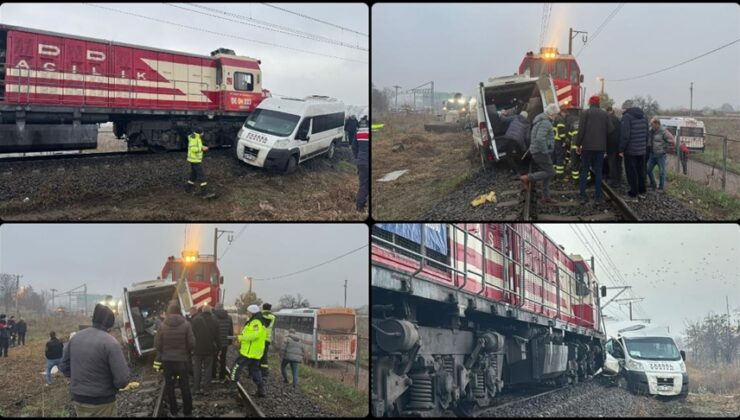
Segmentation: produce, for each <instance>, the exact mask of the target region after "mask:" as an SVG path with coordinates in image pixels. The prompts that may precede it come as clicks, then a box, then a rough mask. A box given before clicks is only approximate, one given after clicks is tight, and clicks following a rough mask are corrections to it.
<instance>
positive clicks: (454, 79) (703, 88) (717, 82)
mask: <svg viewBox="0 0 740 420" xmlns="http://www.w3.org/2000/svg"><path fill="white" fill-rule="evenodd" d="M616 6H617V4H616V3H614V4H612V3H603V4H574V3H565V4H563V3H552V12H551V17H550V24H549V31H548V35H547V37H546V38H547V41H545V43H546V44H547V46H555V47H558V49H559V51H560V52H561V53H567V51H568V28H570V27H572V28H573V29H574V30H580V31H586V32H588V33H589V35H593V34H594V33H595V32H596V30H597V28H598V27H599V26H600V25H601V23H602V22H603V21H604V20H605V19H606V17H607V16H609V15H610V13H611V12H612V11H613V10H614V9H615V8H616ZM542 9H543V8H542V3H520V4H498V3H494V4H376V5H375V6H373V8H372V25H373V27H372V37H373V40H372V41H373V46H372V66H373V68H372V75H373V76H372V79H373V80H372V81H373V83H374V84H375V85H376V86H377V87H380V88H384V87H388V88H390V87H391V86H393V85H400V86H401V87H402V89H401V90H403V89H409V88H414V87H416V86H418V85H421V84H422V83H425V82H428V81H430V80H433V81H434V88H435V90H436V91H440V92H458V91H459V92H463V93H465V94H466V95H470V94H472V93H473V91H474V89H475V86H476V85H477V84H478V82H480V81H482V80H485V79H487V78H488V77H497V76H506V75H510V74H513V73H515V72H516V71H517V70H518V68H519V64H521V62H522V59H523V58H524V54H525V53H526V52H527V51H539V47H540V45H539V40H540V28H541V26H542V25H541V22H542ZM738 38H740V7H738V6H737V4H734V3H724V4H710V3H702V4H698V3H694V4H669V3H658V4H656V3H653V4H635V3H626V4H625V5H624V6H623V7H622V8H621V9H620V11H619V12H618V13H617V14H616V15H615V16H614V17H613V18H612V20H611V21H610V22H609V23H608V24H607V25H606V26H605V27H604V29H603V30H602V32H601V33H600V34H599V35H598V36H597V37H596V38H594V39H593V43H592V44H590V45H588V46H587V48H586V49H585V50H584V51H583V53H582V54H581V55H579V56H578V58H577V60H578V64H579V66H580V68H581V72H582V73H583V74H584V77H585V86H586V96H587V97H588V96H590V95H592V94H594V93H596V92H597V91H598V90H599V89H600V83H599V82H598V81H597V78H599V77H604V78H605V79H606V82H605V91H606V92H607V93H608V94H609V95H610V96H611V97H613V98H615V99H616V103H617V104H618V105H621V103H622V102H623V101H624V100H625V99H628V98H631V97H633V96H635V95H642V96H646V95H648V94H650V95H652V96H653V97H654V98H656V99H657V101H658V103H659V104H660V105H661V106H662V107H664V108H665V107H674V106H681V105H683V106H685V107H687V108H688V106H689V84H690V82H694V108H702V107H704V106H710V107H719V106H721V105H722V104H723V103H729V104H731V105H732V106H733V107H738V106H740V43H737V44H734V45H732V46H730V47H727V48H724V49H722V50H720V51H717V52H716V53H713V54H711V55H708V56H706V57H703V58H700V59H698V60H696V61H693V62H691V63H688V64H685V65H682V66H680V67H677V68H675V69H673V70H669V71H666V72H662V73H660V74H656V75H654V76H649V77H645V78H642V79H637V80H632V81H625V82H612V80H616V79H623V78H629V77H632V76H639V75H642V74H645V73H650V72H652V71H656V70H659V69H662V68H665V67H668V66H671V65H673V64H677V63H680V62H682V61H684V60H688V59H690V58H693V57H696V56H698V55H701V54H703V53H705V52H708V51H710V50H713V49H715V48H717V47H719V46H722V45H724V44H727V43H729V42H731V41H734V40H736V39H738ZM589 42H590V41H589ZM582 45H583V44H582V42H581V37H580V36H578V37H577V38H576V39H574V40H573V52H574V54H575V53H578V52H579V51H580V49H581V47H582ZM399 102H400V98H399Z"/></svg>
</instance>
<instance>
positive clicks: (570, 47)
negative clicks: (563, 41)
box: [568, 28, 588, 55]
mask: <svg viewBox="0 0 740 420" xmlns="http://www.w3.org/2000/svg"><path fill="white" fill-rule="evenodd" d="M578 34H583V35H584V36H583V43H584V44H585V43H586V40H587V39H588V32H583V31H574V30H573V28H570V32H569V34H568V55H571V54H573V38H575V37H576V36H577V35H578Z"/></svg>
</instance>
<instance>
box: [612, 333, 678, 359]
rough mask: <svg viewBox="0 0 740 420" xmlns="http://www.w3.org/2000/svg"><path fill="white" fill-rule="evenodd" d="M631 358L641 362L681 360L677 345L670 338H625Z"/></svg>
mask: <svg viewBox="0 0 740 420" xmlns="http://www.w3.org/2000/svg"><path fill="white" fill-rule="evenodd" d="M624 344H625V346H626V347H627V352H628V353H629V355H630V357H632V358H634V359H640V360H681V354H680V353H679V352H678V348H676V343H674V342H673V339H671V338H669V337H640V338H625V339H624Z"/></svg>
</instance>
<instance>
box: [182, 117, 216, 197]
mask: <svg viewBox="0 0 740 420" xmlns="http://www.w3.org/2000/svg"><path fill="white" fill-rule="evenodd" d="M207 151H208V146H204V145H203V129H202V128H201V127H196V128H195V129H194V130H193V133H192V134H190V135H189V136H188V162H190V179H188V185H187V187H186V188H185V190H186V191H187V192H192V191H193V187H194V186H195V183H196V182H200V194H201V196H202V197H203V198H213V197H215V196H216V194H214V193H212V192H208V182H207V181H206V177H205V175H204V174H203V152H207Z"/></svg>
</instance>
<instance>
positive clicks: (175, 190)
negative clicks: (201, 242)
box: [0, 137, 367, 221]
mask: <svg viewBox="0 0 740 420" xmlns="http://www.w3.org/2000/svg"><path fill="white" fill-rule="evenodd" d="M101 139H102V137H101ZM112 142H113V140H111V139H108V140H107V141H102V140H101V146H100V148H101V150H105V151H113V150H116V148H117V145H116V144H115V143H112ZM203 167H204V170H205V173H206V177H207V181H208V184H209V188H210V189H211V190H212V191H213V192H215V193H216V194H217V197H216V198H215V199H211V200H203V199H201V198H200V197H197V196H192V195H191V194H188V193H186V192H185V189H184V187H185V183H186V181H187V178H188V176H189V165H188V163H187V161H186V159H185V155H184V153H178V152H171V153H163V154H146V155H134V156H126V157H120V156H115V157H103V158H101V157H95V158H78V159H64V160H55V161H41V162H22V163H11V162H0V218H2V219H4V220H24V221H26V220H28V221H32V220H33V221H35V220H55V221H56V220H147V221H164V220H167V221H169V220H180V221H184V220H187V221H205V220H235V221H236V220H321V221H325V220H364V219H366V218H367V213H366V212H358V211H356V210H355V194H356V192H357V186H358V180H357V169H356V166H355V164H354V162H353V159H352V155H351V152H350V150H349V148H347V147H341V148H338V149H337V153H336V156H335V157H334V158H333V159H331V160H329V159H327V158H325V157H321V156H320V157H317V158H314V159H311V160H309V161H306V162H304V163H303V164H301V165H299V167H298V170H297V171H296V172H295V173H294V174H291V175H284V174H281V173H277V172H274V171H267V170H263V169H261V168H254V167H251V166H248V165H247V164H244V163H242V162H239V161H237V159H236V158H235V157H234V156H232V151H231V149H220V150H211V151H209V152H206V154H205V158H204V163H203Z"/></svg>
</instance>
